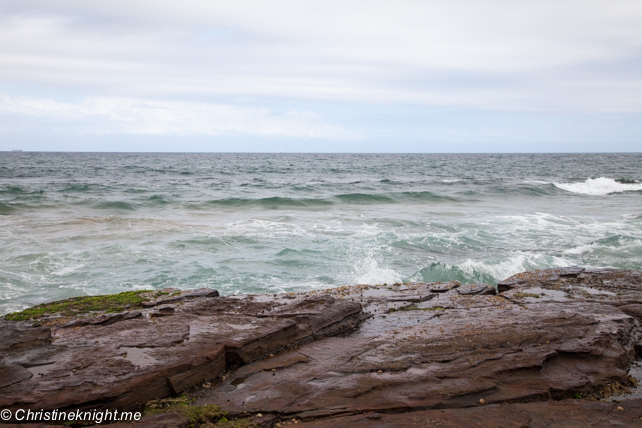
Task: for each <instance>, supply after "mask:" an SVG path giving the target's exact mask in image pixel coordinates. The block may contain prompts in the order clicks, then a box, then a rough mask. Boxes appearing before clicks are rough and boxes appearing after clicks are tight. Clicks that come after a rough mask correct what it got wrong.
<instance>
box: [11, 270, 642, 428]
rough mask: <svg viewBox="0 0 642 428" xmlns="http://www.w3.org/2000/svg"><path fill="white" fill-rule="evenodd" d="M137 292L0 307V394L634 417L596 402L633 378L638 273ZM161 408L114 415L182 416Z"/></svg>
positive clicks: (582, 422)
mask: <svg viewBox="0 0 642 428" xmlns="http://www.w3.org/2000/svg"><path fill="white" fill-rule="evenodd" d="M496 289H497V291H499V294H495V293H496ZM141 306H142V307H141V308H139V309H136V310H131V311H126V312H121V313H110V314H92V315H90V316H85V317H80V318H75V319H64V320H63V319H59V318H57V317H56V316H55V315H49V316H47V317H46V318H42V319H34V320H29V321H8V320H2V321H0V351H1V353H2V357H3V359H2V360H1V362H0V408H8V409H18V408H33V409H38V410H40V409H59V410H61V409H77V408H80V409H100V408H105V409H114V408H118V409H121V410H135V409H141V408H142V407H143V406H144V405H145V403H146V402H148V401H149V400H152V399H157V398H163V397H168V396H174V395H176V394H186V396H187V397H189V398H190V399H192V400H193V403H194V405H197V406H198V405H208V404H216V405H218V406H221V407H222V408H223V409H225V410H226V411H228V412H229V413H230V414H231V415H233V416H234V417H237V418H250V420H252V421H253V423H255V424H256V425H258V426H269V427H272V426H284V425H287V424H295V422H296V424H298V426H304V427H330V426H355V427H359V426H364V427H366V426H367V427H378V426H382V427H384V426H391V427H392V426H409V427H412V426H417V427H419V426H453V427H475V426H506V427H508V426H515V427H522V426H523V427H528V426H642V419H641V418H642V400H639V399H629V400H627V399H626V398H627V396H626V395H621V396H620V397H618V400H619V403H613V402H611V401H610V400H608V401H601V400H603V399H605V398H608V396H609V395H615V394H617V393H619V394H622V393H623V392H627V391H630V390H631V389H635V387H636V380H635V379H633V378H632V377H630V375H629V372H628V370H629V368H630V367H631V364H632V363H633V362H634V361H635V360H636V358H638V353H639V352H642V343H641V339H642V327H641V326H640V321H642V272H641V271H631V270H615V269H583V268H579V267H571V268H561V269H544V270H538V271H532V272H524V273H521V274H518V275H514V276H513V277H511V278H508V279H507V280H505V281H503V282H501V283H499V284H498V285H497V288H495V287H492V286H489V285H486V284H468V285H464V286H462V285H461V284H459V283H457V282H447V283H406V284H393V285H387V284H384V285H375V286H372V285H369V286H367V285H358V286H352V287H339V288H335V289H330V290H324V291H320V292H311V293H297V294H295V293H289V294H279V295H261V296H226V297H222V296H218V293H215V292H214V291H213V290H192V291H189V292H180V291H178V290H169V291H167V292H165V293H163V295H162V296H158V297H155V298H154V299H149V300H147V301H145V302H144V303H143V304H142V305H141ZM579 398H581V399H579ZM163 417H164V418H165V419H163ZM163 417H160V416H153V417H151V418H146V419H144V420H142V421H140V422H137V423H133V424H127V425H123V424H115V425H113V426H114V427H117V426H122V427H124V426H132V427H134V426H136V427H143V426H150V427H151V426H187V424H188V423H187V422H186V420H184V419H181V417H180V416H178V415H173V416H172V415H165V416H163ZM172 418H173V419H172ZM163 420H166V421H170V422H162V421H163ZM162 423H165V425H162ZM159 424H160V425H159ZM181 424H182V425H181ZM22 426H25V425H22Z"/></svg>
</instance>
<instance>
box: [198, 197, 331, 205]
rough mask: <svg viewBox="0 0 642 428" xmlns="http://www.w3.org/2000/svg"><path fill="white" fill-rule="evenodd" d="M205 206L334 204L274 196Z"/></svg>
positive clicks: (322, 200) (215, 201)
mask: <svg viewBox="0 0 642 428" xmlns="http://www.w3.org/2000/svg"><path fill="white" fill-rule="evenodd" d="M204 205H205V206H220V207H251V206H259V207H262V208H279V207H311V206H325V205H333V202H331V201H328V200H326V199H312V198H310V199H295V198H283V197H280V196H274V197H271V198H259V199H244V198H225V199H215V200H212V201H207V202H205V204H204Z"/></svg>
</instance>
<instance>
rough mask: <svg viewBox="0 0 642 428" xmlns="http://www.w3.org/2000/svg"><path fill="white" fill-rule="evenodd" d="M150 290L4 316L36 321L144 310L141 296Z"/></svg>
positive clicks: (88, 298)
mask: <svg viewBox="0 0 642 428" xmlns="http://www.w3.org/2000/svg"><path fill="white" fill-rule="evenodd" d="M143 293H149V290H142V291H125V292H122V293H118V294H106V295H101V296H83V297H72V298H71V299H66V300H59V301H57V302H51V303H43V304H41V305H38V306H34V307H33V308H29V309H25V310H24V311H21V312H13V313H10V314H7V315H5V316H4V318H5V319H6V320H9V321H25V320H36V319H40V318H43V317H45V316H51V315H58V316H61V317H70V316H82V315H87V314H91V313H113V312H122V311H125V310H131V309H138V308H142V306H143V305H142V303H143V302H144V301H145V300H147V299H145V298H144V297H142V296H141V294H143Z"/></svg>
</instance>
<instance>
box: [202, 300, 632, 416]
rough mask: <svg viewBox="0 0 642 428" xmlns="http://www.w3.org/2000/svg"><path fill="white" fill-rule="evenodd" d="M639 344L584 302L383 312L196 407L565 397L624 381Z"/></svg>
mask: <svg viewBox="0 0 642 428" xmlns="http://www.w3.org/2000/svg"><path fill="white" fill-rule="evenodd" d="M479 297H483V296H479ZM641 334H642V332H640V328H639V324H638V322H637V321H636V320H635V319H633V318H631V317H630V316H628V315H626V314H624V313H622V312H620V311H618V310H617V309H615V308H613V307H610V306H604V305H597V304H590V303H577V304H573V305H565V306H563V307H560V306H559V305H556V304H537V305H530V306H528V307H522V306H519V305H511V307H508V308H501V309H493V308H481V309H479V308H473V309H452V310H443V311H421V310H416V311H415V310H411V311H405V312H394V313H391V314H388V315H387V316H386V317H385V318H383V317H379V319H371V320H368V321H366V322H365V323H364V324H363V325H362V326H361V327H360V328H359V329H358V330H357V331H355V332H354V333H352V334H350V335H348V336H342V337H332V338H325V339H322V340H319V341H316V342H312V343H309V344H305V345H302V346H300V347H298V348H297V349H296V350H295V351H290V352H289V353H286V354H284V355H285V356H289V355H291V356H292V358H290V361H292V364H290V365H289V366H285V365H282V364H281V365H279V367H275V368H276V370H275V371H272V370H271V369H270V370H265V369H263V368H261V367H259V366H258V364H259V363H254V364H249V365H248V366H246V367H244V368H243V370H244V372H243V374H242V375H236V374H234V373H232V376H231V377H230V378H229V379H228V380H226V381H224V382H222V383H221V384H220V385H219V386H217V387H215V388H214V389H211V390H206V391H201V392H199V393H198V394H195V397H196V398H197V399H198V403H199V404H209V403H216V404H219V405H222V406H223V407H225V409H226V410H228V411H231V412H233V413H239V414H242V413H243V412H250V413H279V414H282V415H283V417H284V418H290V417H294V418H297V417H301V418H307V417H313V416H314V415H332V414H345V413H363V412H372V411H380V412H391V411H401V410H404V411H408V410H412V409H425V408H458V407H468V406H472V405H474V404H475V403H477V402H478V401H479V400H480V399H483V400H485V402H486V403H502V402H506V401H515V400H542V399H552V398H563V397H572V396H573V394H574V393H576V392H581V393H590V392H592V391H594V390H596V389H599V388H600V387H604V386H606V384H607V383H610V382H615V381H618V382H621V383H626V382H627V373H626V369H627V368H628V367H629V365H630V363H631V362H632V361H633V360H634V358H635V350H634V348H635V344H636V343H637V340H638V339H639V337H640V335H641ZM295 354H296V355H298V356H303V357H306V359H305V360H303V359H301V358H294V356H295ZM282 358H284V357H282ZM260 364H261V365H264V364H265V362H261V363H260ZM255 365H256V366H255Z"/></svg>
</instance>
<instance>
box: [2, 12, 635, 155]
mask: <svg viewBox="0 0 642 428" xmlns="http://www.w3.org/2000/svg"><path fill="white" fill-rule="evenodd" d="M12 148H21V149H24V150H48V151H58V150H63V151H204V152H209V151H212V152H217V151H224V152H243V151H251V152H275V151H276V152H278V151H284V152H594V151H598V152H602V151H635V152H639V151H642V1H640V0H626V1H620V0H608V1H591V0H581V1H573V0H567V1H559V0H555V1H546V0H537V1H514V0H511V1H473V0H470V1H469V0H461V1H457V0H451V1H434V2H433V1H425V0H423V1H400V0H397V1H394V2H392V1H376V0H368V1H357V0H352V1H345V0H342V1H333V0H323V1H305V0H293V1H266V0H257V1H227V2H224V1H187V0H182V1H159V0H153V1H152V0H149V1H144V0H129V1H126V2H124V1H123V2H116V1H113V0H110V1H102V0H91V1H66V0H56V1H29V0H3V1H2V2H0V150H11V149H12Z"/></svg>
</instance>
